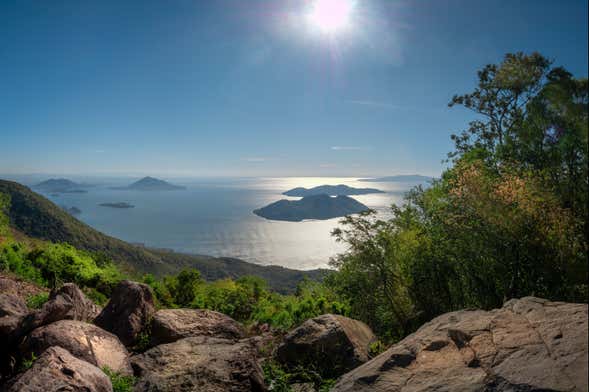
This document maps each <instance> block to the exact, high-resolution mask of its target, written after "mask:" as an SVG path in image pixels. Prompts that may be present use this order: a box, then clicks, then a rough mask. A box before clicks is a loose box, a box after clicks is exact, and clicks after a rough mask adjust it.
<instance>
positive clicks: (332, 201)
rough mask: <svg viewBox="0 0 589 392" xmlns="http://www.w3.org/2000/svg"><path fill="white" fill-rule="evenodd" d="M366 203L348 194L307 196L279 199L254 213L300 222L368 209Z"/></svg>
mask: <svg viewBox="0 0 589 392" xmlns="http://www.w3.org/2000/svg"><path fill="white" fill-rule="evenodd" d="M368 209H369V208H368V207H366V206H365V205H364V204H362V203H360V202H358V201H356V200H354V199H352V198H351V197H348V196H336V197H331V196H329V195H325V194H321V195H313V196H306V197H303V198H302V199H300V200H279V201H277V202H274V203H272V204H269V205H267V206H265V207H262V208H259V209H257V210H254V214H256V215H258V216H261V217H262V218H266V219H271V220H282V221H290V222H300V221H302V220H305V219H332V218H338V217H342V216H346V215H350V214H357V213H360V212H364V211H368Z"/></svg>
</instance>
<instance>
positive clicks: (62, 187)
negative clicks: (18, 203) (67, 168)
mask: <svg viewBox="0 0 589 392" xmlns="http://www.w3.org/2000/svg"><path fill="white" fill-rule="evenodd" d="M84 187H86V185H83V184H78V183H76V182H73V181H71V180H68V179H66V178H50V179H49V180H45V181H43V182H40V183H38V184H37V185H34V186H33V189H35V190H38V191H41V192H44V193H54V194H59V193H86V192H88V191H87V190H85V189H83V188H84Z"/></svg>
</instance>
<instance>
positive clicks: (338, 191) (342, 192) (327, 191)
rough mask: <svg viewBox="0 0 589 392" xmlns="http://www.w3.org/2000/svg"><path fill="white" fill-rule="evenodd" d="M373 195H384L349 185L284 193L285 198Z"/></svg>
mask: <svg viewBox="0 0 589 392" xmlns="http://www.w3.org/2000/svg"><path fill="white" fill-rule="evenodd" d="M371 193H384V192H383V191H381V190H378V189H374V188H353V187H351V186H348V185H320V186H316V187H314V188H310V189H307V188H303V187H298V188H293V189H291V190H288V191H286V192H284V193H283V195H285V196H294V197H305V196H314V195H322V194H324V195H329V196H354V195H369V194H371Z"/></svg>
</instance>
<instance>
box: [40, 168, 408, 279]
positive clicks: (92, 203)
mask: <svg viewBox="0 0 589 392" xmlns="http://www.w3.org/2000/svg"><path fill="white" fill-rule="evenodd" d="M176 182H177V183H182V185H185V186H187V188H188V189H187V190H186V191H176V192H133V191H120V190H119V191H115V190H110V189H108V187H107V186H100V187H95V188H91V189H90V191H89V192H88V193H86V194H62V195H60V196H57V197H51V196H50V198H51V199H52V200H53V201H54V202H55V203H56V204H58V205H65V206H68V207H71V206H76V207H78V208H80V209H81V210H82V213H81V214H80V215H79V216H78V218H79V219H81V220H82V221H84V222H86V223H88V224H89V225H91V226H93V227H95V228H97V229H98V230H100V231H102V232H104V233H107V234H109V235H112V236H114V237H117V238H121V239H123V240H125V241H130V242H137V243H143V244H145V245H147V246H153V247H161V248H169V249H174V250H177V251H182V252H189V253H197V254H206V255H212V256H230V257H237V258H240V259H243V260H246V261H251V262H255V263H259V264H265V265H269V264H275V265H281V266H285V267H290V268H297V269H312V268H319V267H326V266H327V263H328V261H329V258H330V257H332V256H334V255H335V254H336V253H338V252H341V251H343V250H345V248H344V245H342V244H338V243H336V242H335V240H334V239H333V238H332V237H331V235H330V232H331V231H332V230H333V229H334V228H335V227H336V226H337V225H338V221H339V218H336V219H329V220H325V221H304V222H281V221H270V220H266V219H264V218H261V217H258V216H256V215H254V214H253V213H252V211H253V210H254V209H256V208H259V207H262V206H264V205H266V204H269V203H272V202H274V201H276V200H279V199H284V198H289V197H286V196H283V195H281V193H282V192H284V191H287V190H289V189H291V188H294V187H298V186H304V187H307V188H308V187H313V186H317V185H323V184H331V185H337V184H346V185H349V186H354V187H370V188H377V189H380V190H383V191H385V192H386V193H379V194H371V195H362V196H354V198H355V199H356V200H358V201H360V202H361V203H364V204H365V205H367V206H368V207H370V208H373V209H375V210H377V211H378V212H379V214H381V215H383V216H386V215H388V210H389V209H388V207H389V206H390V205H391V204H392V203H401V202H402V199H403V194H404V193H405V192H406V191H407V190H409V189H410V188H411V187H412V186H413V185H415V184H407V183H396V182H385V183H376V182H359V181H357V179H356V178H325V177H321V178H317V177H300V178H294V177H289V178H256V179H253V178H238V179H206V180H204V179H194V180H186V181H183V182H180V181H176ZM293 199H294V198H293ZM120 201H125V202H129V203H131V204H133V205H135V208H132V209H114V208H105V207H99V206H98V204H99V203H104V202H120Z"/></svg>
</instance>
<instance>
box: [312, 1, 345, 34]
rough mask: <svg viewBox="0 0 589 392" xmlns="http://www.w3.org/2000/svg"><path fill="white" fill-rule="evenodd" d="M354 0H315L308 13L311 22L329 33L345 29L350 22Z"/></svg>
mask: <svg viewBox="0 0 589 392" xmlns="http://www.w3.org/2000/svg"><path fill="white" fill-rule="evenodd" d="M353 9H354V0H315V1H314V2H313V4H312V5H311V9H310V11H309V14H308V18H309V23H310V24H311V25H312V26H313V27H315V28H318V29H319V30H320V31H322V32H324V33H327V34H335V33H338V32H340V31H342V30H345V29H346V28H347V27H348V26H349V24H350V17H351V14H352V11H353Z"/></svg>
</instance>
